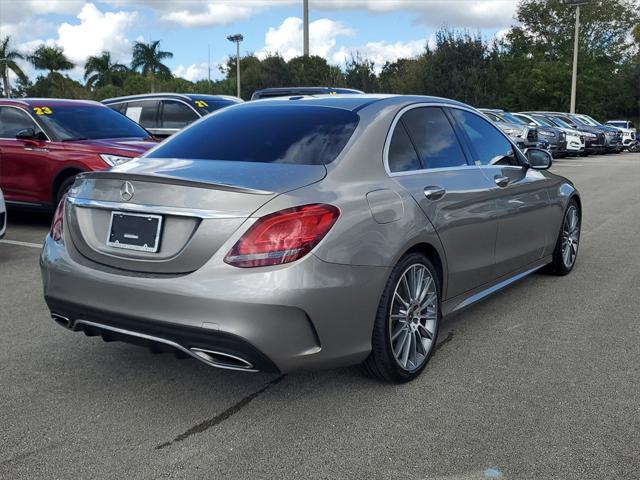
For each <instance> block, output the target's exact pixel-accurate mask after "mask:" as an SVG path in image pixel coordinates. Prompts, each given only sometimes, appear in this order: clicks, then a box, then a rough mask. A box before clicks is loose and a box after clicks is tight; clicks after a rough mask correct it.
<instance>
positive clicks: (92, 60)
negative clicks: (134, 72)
mask: <svg viewBox="0 0 640 480" xmlns="http://www.w3.org/2000/svg"><path fill="white" fill-rule="evenodd" d="M127 70H128V69H127V67H126V66H125V65H123V64H121V63H118V62H113V61H112V60H111V53H109V52H107V51H104V52H102V53H101V54H100V55H99V56H91V57H89V58H87V63H85V65H84V80H85V82H86V85H87V87H89V88H91V89H92V90H95V89H96V88H99V87H104V86H107V85H122V77H121V76H120V74H121V73H124V72H126V71H127Z"/></svg>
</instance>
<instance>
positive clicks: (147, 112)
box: [124, 100, 159, 128]
mask: <svg viewBox="0 0 640 480" xmlns="http://www.w3.org/2000/svg"><path fill="white" fill-rule="evenodd" d="M158 104H159V102H158V101H157V100H142V101H138V102H129V103H127V108H126V110H125V112H124V114H125V115H126V116H127V117H129V118H130V119H131V120H133V121H134V122H136V123H138V124H139V125H142V126H143V127H144V128H157V127H158V120H157V116H158V115H157V113H158Z"/></svg>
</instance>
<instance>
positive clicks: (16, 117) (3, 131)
mask: <svg viewBox="0 0 640 480" xmlns="http://www.w3.org/2000/svg"><path fill="white" fill-rule="evenodd" d="M25 128H33V129H34V130H35V131H36V133H37V132H38V131H40V129H39V128H38V127H37V126H36V124H35V122H34V121H33V120H31V117H29V115H28V114H27V113H25V112H23V111H21V110H19V109H17V108H13V107H0V138H15V137H16V134H17V133H18V132H19V131H21V130H24V129H25Z"/></svg>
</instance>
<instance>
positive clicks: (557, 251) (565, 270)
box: [546, 199, 582, 276]
mask: <svg viewBox="0 0 640 480" xmlns="http://www.w3.org/2000/svg"><path fill="white" fill-rule="evenodd" d="M572 209H575V211H576V213H577V216H578V223H577V229H578V230H577V239H578V241H577V243H576V244H575V258H574V259H573V261H572V262H570V264H569V265H567V262H566V261H565V258H564V255H563V253H564V252H563V232H564V231H565V227H566V223H567V218H568V216H569V215H571V211H572ZM581 228H582V211H581V210H580V205H579V204H578V202H577V201H576V200H573V199H572V200H570V201H569V204H568V205H567V208H566V209H565V211H564V215H563V216H562V224H561V225H560V231H559V232H558V239H557V240H556V246H555V248H554V249H553V260H552V262H551V263H550V264H549V265H547V268H546V271H547V272H549V273H552V274H553V275H558V276H563V275H568V274H569V273H571V271H572V270H573V267H575V264H576V261H577V259H578V250H579V247H580V232H581Z"/></svg>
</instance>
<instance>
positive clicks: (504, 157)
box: [451, 109, 520, 165]
mask: <svg viewBox="0 0 640 480" xmlns="http://www.w3.org/2000/svg"><path fill="white" fill-rule="evenodd" d="M451 113H452V114H453V116H454V117H455V119H456V120H457V122H458V123H459V124H460V126H461V127H462V128H463V129H464V131H465V132H466V133H467V136H468V137H469V140H470V141H471V145H472V147H473V149H474V150H475V153H476V157H477V158H475V159H474V160H475V163H476V164H477V165H520V162H519V161H518V158H517V157H516V154H515V152H514V151H513V146H512V145H511V142H509V140H507V139H506V138H505V136H504V135H503V134H502V133H501V132H500V131H499V130H498V129H497V128H496V127H494V126H493V125H491V124H490V123H489V122H487V121H486V120H485V119H484V118H482V117H480V116H479V115H476V114H475V113H471V112H468V111H466V110H459V109H451Z"/></svg>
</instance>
